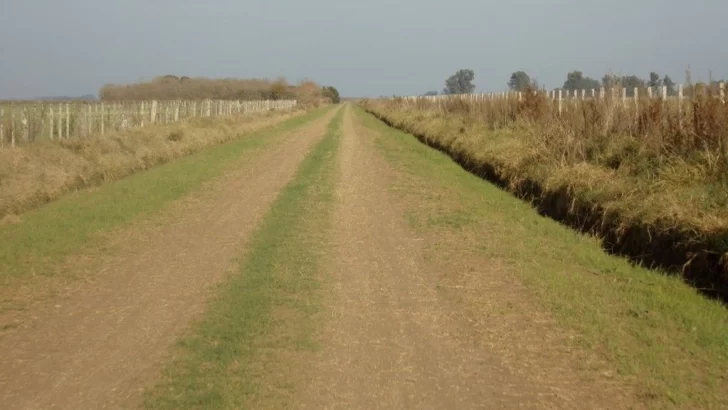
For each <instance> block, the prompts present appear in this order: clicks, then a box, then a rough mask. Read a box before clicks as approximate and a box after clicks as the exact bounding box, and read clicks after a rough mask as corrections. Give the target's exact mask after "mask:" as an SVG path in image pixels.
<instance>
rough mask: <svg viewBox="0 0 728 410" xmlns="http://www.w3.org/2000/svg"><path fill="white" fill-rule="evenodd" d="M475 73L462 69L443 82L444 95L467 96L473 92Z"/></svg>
mask: <svg viewBox="0 0 728 410" xmlns="http://www.w3.org/2000/svg"><path fill="white" fill-rule="evenodd" d="M474 79H475V73H474V72H473V70H468V69H462V70H458V72H456V73H455V74H453V75H452V76H450V78H448V79H447V80H446V81H445V89H444V90H442V92H443V93H444V94H468V93H472V92H473V91H474V90H475V84H473V80H474Z"/></svg>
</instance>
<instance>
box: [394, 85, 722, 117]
mask: <svg viewBox="0 0 728 410" xmlns="http://www.w3.org/2000/svg"><path fill="white" fill-rule="evenodd" d="M642 89H646V90H647V93H646V97H647V98H648V99H654V98H655V97H656V96H655V93H654V91H653V90H655V89H656V90H659V91H660V93H659V98H662V99H663V100H665V101H671V100H676V101H677V102H678V105H679V106H680V105H682V103H683V102H684V101H685V100H686V99H688V98H690V97H688V96H686V95H685V92H684V87H683V85H682V84H678V85H677V91H676V92H675V95H673V96H668V87H667V86H659V87H644V88H642ZM725 89H726V85H725V83H723V82H721V83H719V84H718V88H717V93H715V92H714V91H713V94H714V95H715V96H717V97H718V98H720V100H721V102H723V103H725V93H726V90H725ZM597 90H598V93H597ZM609 90H610V97H609V98H611V99H613V100H614V99H616V98H617V95H620V94H621V100H622V105H623V106H627V105H628V104H629V100H630V99H631V100H633V101H634V104H635V105H636V104H638V103H639V99H640V98H641V97H640V96H645V94H642V93H640V87H634V88H633V89H632V95H631V96H629V94H628V91H629V89H628V88H626V87H613V88H610V89H609ZM587 91H588V94H590V96H587ZM534 92H536V93H544V94H545V95H546V96H547V97H548V99H549V100H551V101H553V102H555V103H556V105H557V106H558V107H560V108H559V111H560V112H561V111H562V108H561V107H562V104H563V101H578V100H582V101H585V100H589V99H591V100H597V101H599V100H605V99H606V98H608V97H607V88H605V87H601V88H599V89H589V90H586V89H581V90H564V89H556V90H550V91H547V90H537V91H534ZM693 92H695V91H693ZM701 93H702V94H706V93H707V91H706V90H704V89H703V90H702V91H701ZM523 94H524V92H522V91H507V92H487V93H470V94H440V95H418V96H407V97H389V98H388V99H401V100H403V101H405V102H417V101H423V100H424V101H432V102H438V101H445V100H450V99H462V100H466V101H493V100H499V99H501V100H502V99H506V100H509V99H518V101H522V99H523ZM579 94H581V95H579Z"/></svg>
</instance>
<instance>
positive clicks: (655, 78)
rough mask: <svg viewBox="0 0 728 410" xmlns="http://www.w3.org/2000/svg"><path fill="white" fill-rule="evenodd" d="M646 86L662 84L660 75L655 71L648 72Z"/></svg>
mask: <svg viewBox="0 0 728 410" xmlns="http://www.w3.org/2000/svg"><path fill="white" fill-rule="evenodd" d="M647 86H648V87H650V88H658V87H661V86H662V80H661V79H660V75H659V74H657V73H656V72H654V71H653V72H651V73H650V79H649V81H647Z"/></svg>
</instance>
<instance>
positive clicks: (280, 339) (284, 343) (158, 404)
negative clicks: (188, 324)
mask: <svg viewBox="0 0 728 410" xmlns="http://www.w3.org/2000/svg"><path fill="white" fill-rule="evenodd" d="M342 113H343V110H340V111H339V113H338V114H337V115H336V117H335V118H334V119H333V121H332V122H331V123H330V124H329V127H328V130H327V133H326V135H325V137H324V138H323V140H322V141H321V142H320V143H318V144H317V145H316V147H315V148H314V149H313V151H312V152H311V153H310V154H309V155H308V156H307V157H306V159H305V160H304V161H303V163H302V164H301V167H300V168H299V170H298V172H297V173H296V176H295V177H294V179H293V181H292V182H290V183H289V184H288V185H287V186H286V187H285V188H284V189H283V191H282V192H281V194H280V196H279V197H278V199H277V200H276V202H275V203H274V204H273V206H272V208H271V210H270V212H269V213H268V214H267V215H266V217H265V219H264V221H263V222H262V224H261V226H260V227H259V229H258V230H257V231H256V233H255V235H254V236H253V239H252V241H251V244H250V251H249V253H248V254H247V257H246V258H245V260H244V261H243V262H242V263H241V266H240V270H239V272H238V273H237V274H235V275H234V276H232V277H231V278H230V280H228V281H227V282H225V283H223V284H222V285H221V288H220V289H219V290H218V293H217V296H216V297H215V298H214V299H213V300H212V302H211V303H210V306H209V308H208V311H207V312H206V314H205V316H204V317H203V319H202V320H201V322H200V323H199V324H198V325H196V326H195V327H193V329H191V330H190V332H189V334H188V335H186V336H185V337H183V338H182V340H181V341H180V343H179V346H178V349H177V351H176V354H175V358H174V359H173V360H172V361H171V362H170V363H169V365H168V366H167V367H166V368H165V371H164V374H163V376H162V380H161V381H160V382H159V383H158V384H156V385H155V386H153V387H151V388H150V389H149V390H148V391H147V393H146V396H145V406H146V407H147V408H153V409H192V408H245V407H248V406H249V405H251V404H254V403H258V404H260V403H261V402H264V403H265V405H263V407H266V408H281V407H285V400H286V399H287V397H288V396H289V394H288V393H290V392H292V390H293V388H294V386H292V385H291V384H290V380H289V379H288V378H286V377H285V374H286V373H287V371H288V370H290V369H288V367H287V366H288V365H290V361H291V358H295V357H297V355H298V354H299V352H302V353H304V354H305V352H310V351H311V350H312V349H314V348H315V346H314V343H313V339H312V337H311V336H312V332H313V331H314V329H315V319H314V315H315V313H316V312H317V311H318V310H319V308H320V302H319V300H318V295H317V289H318V287H319V278H318V276H317V275H318V266H319V263H320V260H321V252H322V250H323V249H326V248H327V240H328V239H327V238H328V230H329V229H330V213H331V209H332V203H333V201H334V183H335V168H336V167H335V159H336V154H337V150H338V146H339V141H340V138H341V135H340V124H341V117H342Z"/></svg>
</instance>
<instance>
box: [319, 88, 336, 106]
mask: <svg viewBox="0 0 728 410" xmlns="http://www.w3.org/2000/svg"><path fill="white" fill-rule="evenodd" d="M321 95H323V96H324V97H326V98H329V99H331V102H332V103H334V104H338V103H339V102H341V96H339V90H337V89H336V88H335V87H332V86H326V87H324V88H322V89H321Z"/></svg>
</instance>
